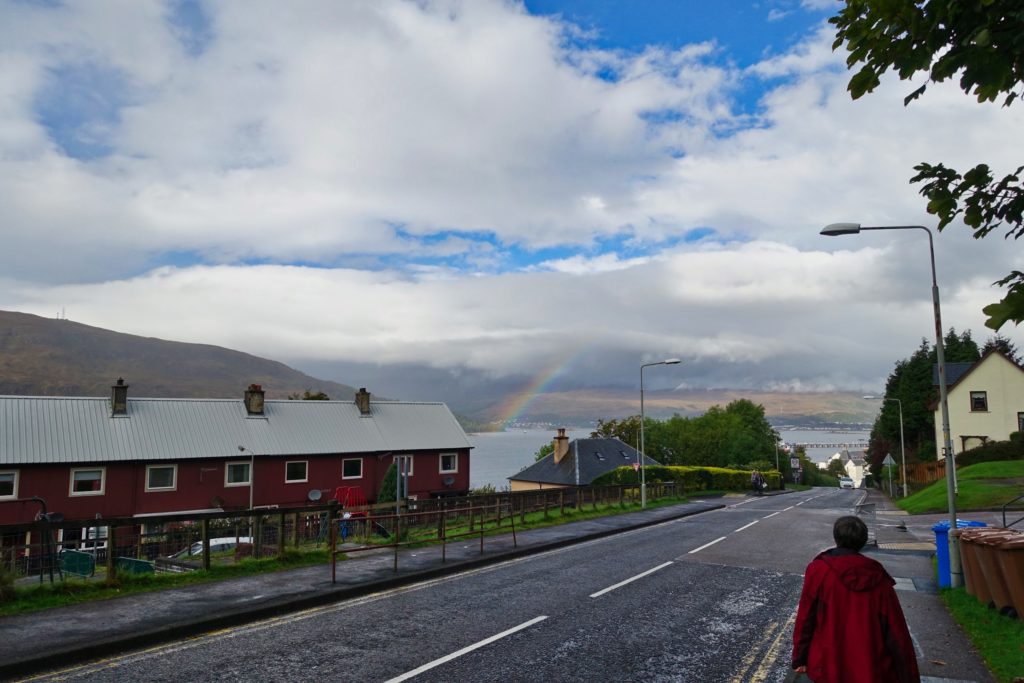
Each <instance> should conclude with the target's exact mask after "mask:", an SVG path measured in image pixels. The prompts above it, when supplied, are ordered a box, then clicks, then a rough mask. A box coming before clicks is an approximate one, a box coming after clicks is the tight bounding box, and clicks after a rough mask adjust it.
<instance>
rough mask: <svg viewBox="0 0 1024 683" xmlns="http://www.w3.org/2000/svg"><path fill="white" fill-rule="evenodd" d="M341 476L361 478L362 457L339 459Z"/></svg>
mask: <svg viewBox="0 0 1024 683" xmlns="http://www.w3.org/2000/svg"><path fill="white" fill-rule="evenodd" d="M341 478H342V479H362V478H363V459H362V458H351V459H349V460H342V461H341Z"/></svg>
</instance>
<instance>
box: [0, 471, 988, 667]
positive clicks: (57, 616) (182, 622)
mask: <svg viewBox="0 0 1024 683" xmlns="http://www.w3.org/2000/svg"><path fill="white" fill-rule="evenodd" d="M786 493H789V492H788V491H783V492H773V494H775V495H785V494H786ZM864 493H865V497H866V502H868V503H874V504H875V510H876V512H875V525H876V539H877V541H878V547H877V548H872V549H869V550H868V551H867V552H868V554H870V555H871V556H872V557H874V558H875V559H877V560H879V561H880V562H882V563H883V564H884V565H885V566H886V568H887V569H888V570H889V573H890V574H892V575H893V576H894V577H897V584H898V585H897V589H898V590H901V593H900V598H901V602H902V603H903V605H904V612H905V614H906V617H907V621H908V624H909V625H910V628H911V631H912V632H914V634H915V639H916V640H918V641H920V642H919V643H918V646H919V647H918V650H919V652H918V660H919V663H920V665H921V670H922V674H923V675H924V678H923V680H924V681H925V682H926V683H939V682H946V683H950V682H953V681H975V682H977V683H989V682H990V681H992V680H993V679H992V677H991V675H990V674H989V673H988V671H987V670H986V668H985V666H984V664H983V663H982V662H981V660H980V658H978V656H977V655H976V654H975V653H974V652H973V650H971V648H970V646H969V643H968V642H967V639H966V636H964V634H963V632H962V631H960V629H959V627H957V626H956V624H955V623H954V622H953V621H952V618H951V617H950V616H949V614H948V612H947V611H946V609H945V606H944V605H943V603H942V601H941V599H940V598H939V596H938V593H937V588H936V586H935V581H934V579H933V578H932V565H931V559H930V556H931V554H932V553H933V552H934V542H932V543H931V545H930V546H929V545H928V540H929V539H928V535H927V534H930V533H931V531H930V529H931V524H934V523H935V522H934V521H932V522H930V523H929V522H928V520H926V519H918V518H917V517H914V518H909V517H907V516H906V514H905V513H903V512H902V511H900V510H898V509H897V508H896V507H895V506H894V505H892V503H891V502H890V501H889V500H888V498H886V497H885V496H884V495H883V494H882V493H880V492H878V491H874V490H872V491H865V492H864ZM726 502H727V501H724V500H723V501H719V502H715V501H710V500H705V501H694V502H690V503H684V504H680V505H673V506H669V507H662V508H656V509H649V510H643V511H638V512H631V513H627V514H623V515H617V516H614V517H605V518H600V519H593V520H586V521H580V522H572V523H569V524H563V525H559V526H554V527H549V528H546V529H533V530H530V531H524V532H518V533H517V534H516V538H515V542H513V538H512V535H511V534H508V535H501V536H494V537H487V538H485V539H484V543H483V549H482V551H481V547H480V544H479V542H478V541H476V540H464V541H463V542H458V543H450V544H448V546H447V548H446V560H445V561H444V562H442V560H441V552H440V549H439V548H438V547H425V548H417V549H403V550H401V551H399V553H398V562H397V564H398V568H397V570H396V569H395V554H394V553H393V552H392V551H390V550H384V551H372V552H367V553H359V554H357V555H354V556H350V557H355V558H357V559H352V560H349V561H345V562H341V563H339V564H338V571H337V577H336V583H332V582H331V576H330V568H329V567H327V566H324V565H318V566H313V567H304V568H301V569H293V570H288V571H284V572H277V573H273V574H263V575H258V576H247V577H242V578H237V579H230V580H225V581H218V582H211V583H207V584H201V585H196V586H188V587H183V588H175V589H170V590H166V591H158V592H153V593H145V594H139V595H131V596H125V597H121V598H114V599H111V600H106V601H102V602H89V603H83V604H80V605H73V606H68V607H61V608H57V609H52V610H45V611H41V612H35V613H31V614H24V615H15V616H11V617H3V618H0V643H3V647H2V648H0V679H2V680H11V679H15V678H18V677H24V676H28V675H31V674H33V673H37V672H41V671H45V670H49V669H53V668H55V667H58V666H61V667H63V666H69V665H72V664H74V663H76V662H82V661H86V660H92V659H96V658H100V657H105V656H110V655H113V654H116V653H121V652H125V651H127V650H131V649H137V648H143V647H149V646H153V645H156V644H158V643H164V642H169V641H172V640H176V639H180V638H187V637H192V636H196V635H198V634H201V633H204V632H208V631H212V630H216V629H221V628H227V627H230V626H235V625H239V624H243V623H249V622H252V621H255V620H259V619H266V618H270V617H275V616H280V615H283V614H288V613H292V612H296V611H299V610H302V609H307V608H311V607H316V606H319V605H324V604H329V603H333V602H337V601H341V600H346V599H350V598H354V597H359V596H364V595H368V594H372V593H376V592H379V591H383V590H388V589H391V588H396V587H399V586H402V585H408V584H412V583H416V582H419V581H424V580H428V579H432V578H437V577H439V576H444V575H447V574H452V573H456V572H460V571H466V570H468V569H472V568H475V567H480V566H485V565H489V564H494V563H497V562H502V561H506V560H509V559H512V558H516V557H523V556H527V555H531V554H536V553H540V552H545V551H548V550H552V549H555V548H559V547H564V546H568V545H572V544H576V543H582V542H585V541H590V540H593V539H597V538H601V537H605V536H609V535H613V534H617V533H621V532H624V531H629V530H632V529H638V528H642V527H645V526H651V525H654V524H660V523H662V522H665V521H669V520H673V519H679V518H681V517H687V516H690V515H696V514H700V513H703V512H708V511H710V510H716V509H719V508H721V507H723V506H724V504H725V503H726ZM962 518H964V517H962ZM970 518H971V519H976V518H977V517H973V516H972V517H970ZM938 519H941V516H935V520H936V521H938ZM908 520H912V521H911V523H909V524H908ZM903 529H906V530H903ZM933 538H934V536H932V539H933ZM785 616H786V617H788V615H785ZM784 618H785V617H784ZM936 653H941V658H940V657H939V656H938V655H937V654H936Z"/></svg>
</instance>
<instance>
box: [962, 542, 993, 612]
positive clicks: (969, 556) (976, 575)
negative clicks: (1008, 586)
mask: <svg viewBox="0 0 1024 683" xmlns="http://www.w3.org/2000/svg"><path fill="white" fill-rule="evenodd" d="M992 531H993V530H992V529H990V528H988V527H980V528H979V527H975V528H970V529H961V530H960V559H961V560H963V569H964V588H966V589H967V593H968V594H969V595H973V596H974V597H976V598H977V599H978V600H979V601H980V602H981V603H982V604H984V605H987V604H988V603H989V602H990V601H991V600H992V595H991V594H990V593H989V590H988V587H987V586H986V585H985V576H984V575H983V574H982V573H981V565H980V564H978V562H979V560H978V552H980V551H979V550H978V548H977V542H978V541H977V537H978V536H980V535H983V534H986V533H991V532H992Z"/></svg>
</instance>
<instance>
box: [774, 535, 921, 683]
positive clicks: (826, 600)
mask: <svg viewBox="0 0 1024 683" xmlns="http://www.w3.org/2000/svg"><path fill="white" fill-rule="evenodd" d="M832 537H833V538H834V539H835V542H836V547H835V548H832V549H831V550H826V551H825V552H823V553H821V554H819V555H818V556H817V557H815V558H814V559H813V560H811V563H810V564H809V565H807V570H806V572H805V573H804V587H803V592H802V593H801V595H800V606H799V607H798V608H797V613H796V624H795V626H794V627H793V669H794V670H795V671H796V672H798V673H806V674H807V677H808V678H810V679H811V680H812V681H814V682H815V683H890V682H892V683H919V682H920V680H921V675H920V673H919V672H918V669H917V657H916V656H915V655H914V645H913V642H912V641H911V639H910V631H909V630H908V629H907V622H906V620H905V619H904V618H903V610H902V609H901V608H900V601H899V598H897V597H896V591H895V589H894V588H893V586H895V585H896V582H895V581H894V580H893V578H892V577H891V576H889V573H888V572H886V571H885V567H883V566H882V565H881V564H879V563H878V562H876V561H875V560H872V559H871V558H868V557H864V556H863V555H861V554H860V549H861V548H863V547H864V544H865V543H867V541H868V528H867V526H865V524H864V522H863V521H862V520H861V519H860V518H859V517H852V516H846V517H840V518H839V519H837V520H836V521H835V524H834V525H833V527H832Z"/></svg>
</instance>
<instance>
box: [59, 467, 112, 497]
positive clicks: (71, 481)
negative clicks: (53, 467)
mask: <svg viewBox="0 0 1024 683" xmlns="http://www.w3.org/2000/svg"><path fill="white" fill-rule="evenodd" d="M76 472H99V473H100V490H99V491H76V490H75V473H76ZM106 491H107V468H106V467H72V468H71V474H70V475H69V477H68V496H70V497H72V498H77V497H79V496H102V495H103V494H104V493H106Z"/></svg>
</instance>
